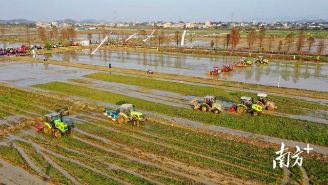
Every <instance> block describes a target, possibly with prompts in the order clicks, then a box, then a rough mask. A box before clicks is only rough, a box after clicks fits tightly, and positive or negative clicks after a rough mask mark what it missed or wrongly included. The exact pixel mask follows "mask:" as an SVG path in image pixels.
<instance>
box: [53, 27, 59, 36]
mask: <svg viewBox="0 0 328 185" xmlns="http://www.w3.org/2000/svg"><path fill="white" fill-rule="evenodd" d="M52 31H53V34H54V38H57V37H58V29H57V28H56V27H54V28H52Z"/></svg>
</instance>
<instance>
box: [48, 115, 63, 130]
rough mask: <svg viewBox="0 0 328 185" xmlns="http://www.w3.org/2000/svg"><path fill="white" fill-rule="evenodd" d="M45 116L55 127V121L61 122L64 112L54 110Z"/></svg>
mask: <svg viewBox="0 0 328 185" xmlns="http://www.w3.org/2000/svg"><path fill="white" fill-rule="evenodd" d="M45 117H46V122H48V123H50V124H51V125H52V126H53V127H55V123H57V122H61V121H62V119H63V116H62V114H61V113H59V112H53V113H50V114H47V115H46V116H45Z"/></svg>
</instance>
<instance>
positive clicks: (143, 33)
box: [141, 30, 147, 46]
mask: <svg viewBox="0 0 328 185" xmlns="http://www.w3.org/2000/svg"><path fill="white" fill-rule="evenodd" d="M141 35H142V36H143V40H145V39H146V37H147V32H146V30H142V31H141ZM143 44H144V46H145V45H146V42H143Z"/></svg>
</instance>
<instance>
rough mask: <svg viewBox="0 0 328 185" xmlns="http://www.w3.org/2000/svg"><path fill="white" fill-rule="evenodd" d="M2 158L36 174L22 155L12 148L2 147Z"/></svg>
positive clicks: (0, 153) (0, 154) (0, 146)
mask: <svg viewBox="0 0 328 185" xmlns="http://www.w3.org/2000/svg"><path fill="white" fill-rule="evenodd" d="M0 158H3V159H4V160H6V161H9V162H10V163H12V164H14V165H16V166H19V167H22V168H24V169H25V170H27V171H30V172H34V170H33V169H32V168H31V167H30V166H29V165H28V164H27V162H26V161H25V160H24V158H23V157H22V156H21V155H20V153H19V152H18V151H17V150H16V149H15V148H14V147H12V146H3V145H0Z"/></svg>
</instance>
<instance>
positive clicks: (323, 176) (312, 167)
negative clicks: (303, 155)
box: [303, 159, 328, 185]
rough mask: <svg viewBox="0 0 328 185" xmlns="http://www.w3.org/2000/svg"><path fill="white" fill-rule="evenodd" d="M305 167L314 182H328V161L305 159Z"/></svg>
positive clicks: (316, 184) (317, 184) (319, 183)
mask: <svg viewBox="0 0 328 185" xmlns="http://www.w3.org/2000/svg"><path fill="white" fill-rule="evenodd" d="M303 167H304V168H305V170H306V172H307V174H308V176H309V178H310V180H311V183H312V184H314V185H321V184H328V173H327V169H328V162H327V161H319V160H313V159H304V160H303Z"/></svg>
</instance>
